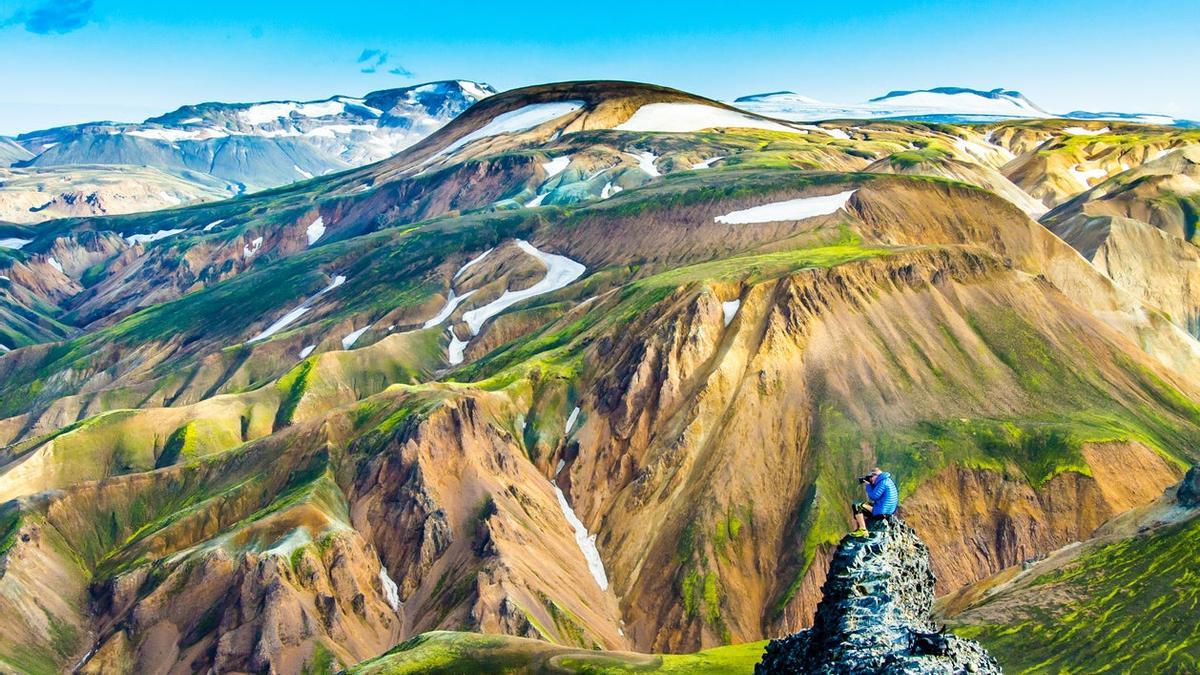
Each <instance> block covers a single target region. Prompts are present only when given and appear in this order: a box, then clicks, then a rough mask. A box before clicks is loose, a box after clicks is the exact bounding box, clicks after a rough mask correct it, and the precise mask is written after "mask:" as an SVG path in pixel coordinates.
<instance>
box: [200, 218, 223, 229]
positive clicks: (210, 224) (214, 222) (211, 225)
mask: <svg viewBox="0 0 1200 675" xmlns="http://www.w3.org/2000/svg"><path fill="white" fill-rule="evenodd" d="M223 222H225V219H224V218H221V219H218V220H214V221H212V222H211V223H209V224H207V225H205V226H204V229H203V230H201V231H202V232H208V231H209V230H211V229H213V228H214V227H216V226H218V225H220V224H221V223H223Z"/></svg>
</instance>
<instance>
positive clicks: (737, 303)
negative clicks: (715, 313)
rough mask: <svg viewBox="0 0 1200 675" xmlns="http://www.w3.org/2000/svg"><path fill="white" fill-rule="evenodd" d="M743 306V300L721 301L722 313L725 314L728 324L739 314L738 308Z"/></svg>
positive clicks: (726, 323)
mask: <svg viewBox="0 0 1200 675" xmlns="http://www.w3.org/2000/svg"><path fill="white" fill-rule="evenodd" d="M741 306H742V301H741V300H730V301H729V302H722V303H721V313H722V314H724V315H725V325H726V326H728V325H729V324H730V323H732V322H733V317H735V316H737V312H738V308H739V307H741Z"/></svg>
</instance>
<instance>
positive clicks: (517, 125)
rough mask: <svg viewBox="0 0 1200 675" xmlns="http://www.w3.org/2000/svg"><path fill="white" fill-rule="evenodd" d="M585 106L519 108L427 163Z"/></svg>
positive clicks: (562, 103)
mask: <svg viewBox="0 0 1200 675" xmlns="http://www.w3.org/2000/svg"><path fill="white" fill-rule="evenodd" d="M583 105H584V103H583V101H555V102H553V103H533V104H530V105H527V106H525V107H523V108H518V109H516V110H512V111H509V112H506V113H504V114H503V115H497V116H496V117H494V118H493V119H492V121H491V122H488V123H487V124H485V125H483V127H481V128H479V129H476V130H475V131H472V132H471V133H469V134H467V135H465V136H463V137H462V138H460V139H458V140H457V141H454V142H453V143H451V144H450V145H447V146H446V147H444V148H442V149H441V150H439V151H438V152H437V154H435V155H433V156H431V157H430V158H429V159H428V160H425V161H426V162H429V161H432V160H433V159H434V158H436V157H439V156H441V155H445V154H448V153H451V152H454V151H455V150H457V149H459V148H461V147H462V146H464V145H466V144H467V143H470V142H472V141H477V140H479V139H481V138H488V137H489V136H497V135H499V134H509V133H514V132H518V131H525V130H526V129H532V128H533V127H536V126H539V125H541V124H545V123H546V122H549V121H551V120H555V119H558V118H559V117H562V116H563V115H566V114H568V113H573V112H575V111H576V110H579V109H580V108H582V107H583Z"/></svg>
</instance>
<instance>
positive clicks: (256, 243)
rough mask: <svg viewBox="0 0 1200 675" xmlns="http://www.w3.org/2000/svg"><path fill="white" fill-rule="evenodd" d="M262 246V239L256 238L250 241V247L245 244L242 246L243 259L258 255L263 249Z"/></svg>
mask: <svg viewBox="0 0 1200 675" xmlns="http://www.w3.org/2000/svg"><path fill="white" fill-rule="evenodd" d="M262 245H263V238H262V237H255V238H254V239H252V240H251V241H250V245H248V246H247V245H245V244H243V245H242V257H243V258H249V257H250V256H252V255H254V254H255V253H258V250H259V249H261V248H262Z"/></svg>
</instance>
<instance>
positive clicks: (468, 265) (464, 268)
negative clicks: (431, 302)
mask: <svg viewBox="0 0 1200 675" xmlns="http://www.w3.org/2000/svg"><path fill="white" fill-rule="evenodd" d="M494 250H495V249H490V248H489V249H488V250H486V251H484V252H483V253H480V254H479V255H477V256H475V257H474V258H471V259H470V260H468V261H467V262H466V264H465V265H463V266H462V267H460V268H458V271H457V272H455V273H454V276H452V277H450V280H451V281H454V280H455V279H458V278H459V277H461V276H462V275H463V272H466V271H467V270H469V269H471V267H472V266H474V265H477V264H479V261H481V260H483V259H484V258H486V257H487V255H488V254H489V253H491V252H492V251H494Z"/></svg>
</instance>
